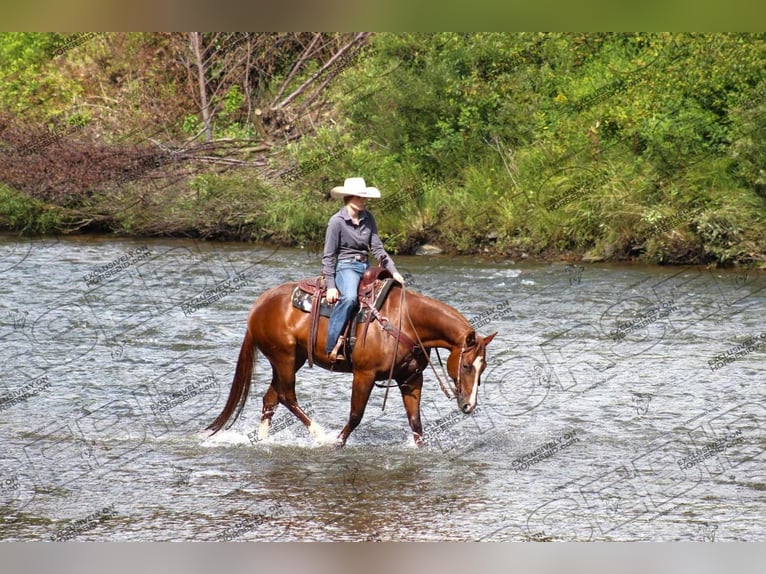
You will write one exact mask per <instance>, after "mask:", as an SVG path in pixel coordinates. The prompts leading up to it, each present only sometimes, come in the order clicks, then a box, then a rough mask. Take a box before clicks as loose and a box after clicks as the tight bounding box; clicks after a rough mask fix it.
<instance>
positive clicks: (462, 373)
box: [447, 330, 497, 414]
mask: <svg viewBox="0 0 766 574" xmlns="http://www.w3.org/2000/svg"><path fill="white" fill-rule="evenodd" d="M495 335H497V332H495V333H492V334H491V335H487V336H486V337H481V336H479V335H477V334H476V331H474V330H471V331H469V332H468V333H467V334H466V336H465V341H464V343H463V344H462V345H461V346H460V347H454V348H453V349H452V351H451V352H450V356H449V359H447V372H448V373H449V376H450V377H451V378H452V380H453V381H454V383H455V397H456V398H457V406H458V408H459V409H460V410H461V411H463V412H464V413H465V414H469V413H471V412H473V410H474V409H475V408H476V402H477V399H478V393H479V385H480V384H481V374H482V372H484V369H485V368H486V367H487V362H486V358H485V357H486V353H487V345H488V344H489V343H490V342H491V341H492V339H494V338H495Z"/></svg>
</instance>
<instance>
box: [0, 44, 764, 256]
mask: <svg viewBox="0 0 766 574" xmlns="http://www.w3.org/2000/svg"><path fill="white" fill-rule="evenodd" d="M61 38H66V37H61V36H55V35H46V34H11V33H8V34H2V35H0V58H2V59H3V62H7V65H5V64H4V66H3V72H2V78H0V111H1V110H2V109H4V110H5V111H6V112H10V113H18V110H19V109H20V108H19V107H18V102H19V101H21V100H23V101H25V102H37V103H38V104H39V107H38V108H35V114H37V115H38V116H39V118H40V120H41V122H42V123H39V124H35V125H38V126H48V127H45V128H44V129H47V130H50V129H51V127H50V126H51V125H56V122H60V121H61V118H64V119H65V121H67V122H69V123H70V124H71V123H73V122H80V124H82V126H83V127H82V129H81V130H79V131H78V132H77V135H78V136H79V137H88V138H95V137H96V136H99V135H101V134H99V133H98V131H97V129H98V128H99V127H101V128H103V129H104V130H105V132H106V133H105V134H104V135H105V136H106V137H107V138H110V137H115V136H116V135H118V134H119V133H121V132H122V131H123V130H126V129H128V128H133V127H136V126H139V127H140V126H146V125H147V122H149V124H150V125H151V123H156V120H155V119H153V118H159V117H161V118H164V120H163V121H162V122H161V125H163V126H167V129H166V130H165V133H166V135H167V136H168V138H170V139H171V141H172V140H173V139H175V141H176V142H177V141H181V140H183V139H186V138H188V137H189V136H191V135H196V134H198V133H200V131H201V130H202V128H203V122H202V118H201V116H200V115H199V113H198V110H199V102H198V101H197V100H198V99H199V94H198V93H196V92H195V88H194V87H195V85H196V84H195V81H196V80H194V79H195V78H196V76H195V75H194V65H193V63H192V61H191V60H189V59H188V56H189V54H188V45H189V44H188V41H187V39H186V36H185V35H183V34H114V35H108V36H104V37H99V38H96V39H92V40H90V41H88V42H86V43H82V44H81V45H78V46H77V47H75V48H72V49H69V50H68V51H67V52H66V53H64V54H60V55H57V56H55V58H51V57H50V53H51V52H52V51H53V52H56V46H58V47H60V46H61V41H62V40H61ZM349 38H350V36H347V35H346V36H343V35H339V34H323V35H319V36H316V35H312V34H298V33H294V34H293V33H291V34H288V33H285V34H271V35H268V34H228V35H227V34H223V33H219V34H213V33H211V34H205V35H203V36H202V39H203V44H204V45H205V46H206V50H207V51H206V52H205V57H206V58H208V60H205V61H206V64H205V65H206V68H205V72H206V75H205V78H206V81H207V82H208V84H207V85H208V88H209V90H210V94H211V98H212V100H211V101H212V102H213V104H212V106H213V109H214V110H215V116H214V123H213V126H212V130H213V135H214V137H215V138H231V139H234V140H247V139H250V140H252V141H254V142H255V141H258V142H263V143H264V144H265V147H270V148H271V149H272V153H271V156H270V161H269V162H268V166H267V167H265V168H264V169H262V170H261V171H260V172H253V171H251V170H250V168H248V169H246V170H242V171H241V172H239V171H234V172H231V173H228V174H223V175H221V174H214V173H199V172H196V174H195V175H190V176H189V177H190V178H192V179H187V180H186V184H185V185H184V184H175V185H172V186H170V187H169V188H167V189H166V190H165V191H156V192H151V191H149V190H148V189H147V188H146V186H145V185H143V184H140V183H139V182H135V185H133V186H132V187H130V186H128V187H127V188H126V189H124V190H121V191H119V192H117V191H115V190H109V189H105V190H103V191H104V193H105V194H107V195H105V196H104V197H108V196H109V194H112V197H115V194H117V195H119V194H123V195H124V196H125V200H126V201H128V197H129V196H130V197H136V198H137V197H139V196H140V197H143V198H144V202H143V203H141V202H139V203H138V205H144V209H145V210H146V212H145V213H144V214H143V215H140V214H139V213H138V212H136V211H135V210H134V209H132V208H131V209H130V210H127V211H126V212H125V213H130V214H131V216H130V217H131V219H130V222H129V223H128V218H127V216H126V217H124V218H122V219H121V218H120V215H119V214H115V218H114V219H111V220H110V221H111V222H112V223H110V224H109V225H111V226H112V228H113V229H115V230H122V231H125V230H130V232H142V231H143V232H162V224H161V219H162V217H167V218H168V220H167V221H168V225H167V227H166V229H165V230H166V231H167V232H170V233H175V232H182V233H199V234H203V235H210V236H220V237H240V238H247V239H256V238H257V239H267V240H271V241H278V242H286V243H297V244H305V243H318V242H321V241H322V238H323V234H324V225H325V223H326V219H327V217H329V215H330V214H331V213H332V211H334V210H335V209H337V202H334V201H332V200H330V199H329V196H328V191H329V189H330V188H331V187H333V186H334V185H338V184H339V183H341V182H342V180H343V178H345V177H348V176H352V175H361V176H363V177H365V179H366V180H367V182H368V184H370V185H375V186H377V187H379V188H380V189H381V190H382V192H383V194H384V198H383V199H382V200H380V201H379V202H378V205H379V208H378V210H376V212H375V213H376V218H377V219H378V222H379V226H380V228H381V232H382V234H383V236H384V239H385V241H386V242H387V246H388V247H389V248H390V249H392V250H393V251H410V250H412V249H414V248H415V247H416V246H417V245H419V244H421V243H423V242H426V241H433V242H438V243H439V244H441V245H442V246H443V247H446V248H448V249H452V250H454V251H457V252H467V253H477V252H490V253H497V254H506V255H511V256H523V255H525V254H529V255H544V256H561V255H568V254H572V255H573V256H586V257H587V258H589V259H593V260H598V259H612V260H614V259H643V260H646V261H652V262H658V263H679V262H692V263H694V262H698V263H708V262H709V263H717V264H722V265H726V264H730V263H733V262H740V263H752V262H759V261H760V262H763V261H766V221H765V220H764V213H766V210H764V207H766V171H764V170H765V168H764V162H763V158H764V157H766V121H764V120H765V119H766V83H765V82H764V80H763V78H764V77H766V57H765V56H766V35H764V34H738V33H737V34H686V33H683V34H680V33H643V32H642V33H546V34H543V33H471V34H463V33H402V34H399V33H397V34H394V33H379V34H375V35H372V36H371V39H370V40H369V42H368V43H367V45H366V46H365V47H364V49H363V50H362V51H360V52H358V53H357V54H356V55H355V56H354V57H353V58H349V59H348V60H345V61H344V62H343V64H342V66H340V67H338V68H336V69H335V71H334V73H336V74H337V77H335V78H334V79H333V81H332V82H330V83H329V84H328V88H327V94H326V95H327V98H324V99H322V100H321V101H319V100H316V101H315V100H313V99H312V96H311V95H310V90H307V91H306V92H305V93H304V94H302V95H301V97H300V98H297V99H296V102H297V104H296V107H295V109H290V108H289V106H287V107H280V105H278V103H280V102H282V101H284V99H285V97H286V95H287V94H290V93H291V92H293V91H295V90H298V89H299V87H300V86H301V85H303V83H304V82H306V80H308V79H310V78H311V77H312V74H314V73H315V72H317V71H318V70H319V68H320V66H321V65H322V63H323V62H324V61H326V60H327V58H328V57H329V56H330V55H332V54H333V53H334V51H335V50H338V49H339V48H340V47H341V46H343V45H345V44H346V43H347V42H348V41H349ZM313 42H316V46H318V47H317V49H316V51H315V52H311V51H310V50H309V51H307V52H304V50H307V49H308V47H311V46H314V45H315V44H314V43H313ZM185 50H186V51H185ZM46 54H47V55H46ZM302 54H306V55H307V59H306V61H305V62H304V64H303V65H302V67H300V68H299V69H298V71H297V73H295V74H291V70H293V66H294V64H295V63H296V61H297V60H298V58H299V56H300V55H302ZM309 56H310V57H309ZM185 58H186V59H185ZM192 80H194V81H192ZM328 80H329V78H328ZM317 83H319V82H317ZM97 87H98V89H96V88H97ZM85 93H88V94H95V93H103V94H104V95H105V98H111V99H113V100H115V101H117V102H119V103H120V105H119V106H115V107H113V108H110V111H109V112H108V113H107V112H105V111H103V110H102V109H101V107H99V106H98V105H96V104H95V102H93V101H90V100H87V99H85V98H84V96H83V94H85ZM65 102H69V103H70V105H69V106H68V107H67V106H66V105H65ZM71 102H79V104H78V106H76V107H75V108H73V107H72V106H71ZM80 104H81V105H80ZM86 104H87V105H86ZM308 106H311V109H312V110H313V111H312V114H310V115H307V113H306V110H307V109H308ZM115 110H119V112H120V113H119V114H118V113H117V112H116V111H115ZM62 114H64V115H62ZM17 117H19V116H17ZM168 118H170V119H169V120H168ZM306 118H309V119H306ZM46 122H47V123H46ZM51 122H53V124H51ZM171 126H172V128H171ZM35 129H37V132H35V130H31V133H33V134H36V133H37V134H39V131H40V129H43V128H40V127H38V128H35ZM142 129H143V128H142ZM7 133H11V132H10V131H8V132H7ZM0 137H4V136H0ZM36 137H39V135H38V136H36ZM7 141H10V140H7ZM54 149H56V148H53V147H52V148H51V151H53V150H54ZM17 172H18V169H17V170H16V171H13V173H14V174H17ZM203 172H204V170H203ZM286 174H287V175H289V177H286ZM19 181H21V180H18V181H17V180H14V182H13V186H14V187H15V188H17V189H21V191H29V190H31V189H32V188H34V186H31V187H29V188H27V187H24V186H23V185H21V183H19ZM6 183H8V181H6ZM36 189H39V186H38V187H37V188H36ZM171 190H172V191H171ZM30 193H31V191H30ZM38 195H39V192H38ZM155 196H156V197H155ZM52 197H53V195H52V194H50V193H48V194H47V195H46V196H45V198H52ZM82 197H83V198H84V200H83V201H85V202H86V203H87V201H91V202H92V203H89V204H88V205H89V206H90V207H91V208H92V209H96V207H95V204H96V203H98V201H100V200H99V197H101V196H98V197H96V196H93V195H92V194H91V195H83V196H82ZM147 198H149V199H147ZM5 201H10V200H8V199H6V200H5ZM14 201H15V200H14ZM93 202H95V203H93ZM371 204H372V206H373V209H375V203H374V202H372V203H371ZM14 209H15V210H16V211H15V212H16V213H31V212H29V211H25V210H24V209H21V208H19V207H18V206H17V207H14ZM19 209H21V211H19ZM150 209H152V210H153V212H151V213H150V211H149V210H150ZM173 210H175V211H173ZM142 217H143V219H142ZM17 220H18V221H21V220H23V218H21V219H19V218H17ZM5 221H7V219H6V220H4V225H9V224H8V223H5ZM147 222H151V224H148V223H147ZM22 227H23V226H22Z"/></svg>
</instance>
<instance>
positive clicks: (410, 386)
mask: <svg viewBox="0 0 766 574" xmlns="http://www.w3.org/2000/svg"><path fill="white" fill-rule="evenodd" d="M397 382H398V383H399V390H400V391H401V392H402V401H404V410H405V411H406V412H407V420H408V421H409V422H410V428H411V429H412V440H414V441H415V445H416V446H423V423H421V421H420V391H421V390H422V388H423V374H422V373H421V374H419V375H417V376H414V377H412V379H410V380H409V381H407V382H406V383H405V382H403V381H397Z"/></svg>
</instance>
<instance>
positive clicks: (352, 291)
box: [325, 260, 369, 353]
mask: <svg viewBox="0 0 766 574" xmlns="http://www.w3.org/2000/svg"><path fill="white" fill-rule="evenodd" d="M367 267H369V263H366V262H365V263H362V262H361V261H345V260H344V261H338V264H337V265H336V267H335V286H336V287H337V288H338V291H340V299H338V302H337V303H335V307H333V310H332V313H331V314H330V325H329V326H328V327H327V343H326V344H325V351H326V352H327V353H329V352H330V351H332V350H333V347H335V343H337V342H338V337H340V335H341V332H342V331H343V327H344V326H345V325H346V321H348V320H349V319H350V318H351V315H352V314H353V313H354V311H355V310H356V300H357V296H356V293H357V290H358V289H359V282H360V281H361V280H362V275H363V274H364V272H365V271H366V270H367Z"/></svg>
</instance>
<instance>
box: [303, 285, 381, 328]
mask: <svg viewBox="0 0 766 574" xmlns="http://www.w3.org/2000/svg"><path fill="white" fill-rule="evenodd" d="M393 284H394V280H393V279H383V280H382V281H376V282H375V300H374V301H375V302H374V303H373V306H374V307H375V308H376V309H377V310H378V311H380V308H381V307H382V306H383V302H384V301H385V300H386V296H387V295H388V292H389V291H390V290H391V286H392V285H393ZM313 299H314V296H313V295H312V294H311V293H306V292H305V291H302V290H301V289H300V288H299V287H298V286H297V285H296V286H295V289H293V294H292V297H291V300H292V302H293V307H295V308H296V309H300V310H301V311H303V312H305V313H310V312H311V302H312V300H313ZM334 307H335V305H330V304H329V303H328V302H327V299H326V298H325V297H324V296H322V300H321V301H320V302H319V315H320V316H321V317H329V316H330V313H332V310H333V308H334ZM367 313H368V311H367V310H365V309H360V310H359V312H358V313H357V315H356V319H357V320H358V321H360V322H362V321H365V320H366V319H367Z"/></svg>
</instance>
